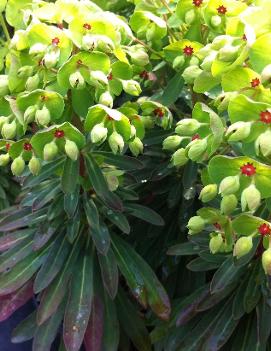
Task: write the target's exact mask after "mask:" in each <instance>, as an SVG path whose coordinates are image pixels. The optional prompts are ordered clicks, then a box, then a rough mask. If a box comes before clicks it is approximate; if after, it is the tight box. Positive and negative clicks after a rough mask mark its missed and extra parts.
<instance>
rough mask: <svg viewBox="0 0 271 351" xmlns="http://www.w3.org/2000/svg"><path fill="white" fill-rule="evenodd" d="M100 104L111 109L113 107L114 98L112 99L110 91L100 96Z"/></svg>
mask: <svg viewBox="0 0 271 351" xmlns="http://www.w3.org/2000/svg"><path fill="white" fill-rule="evenodd" d="M99 104H102V105H105V106H108V107H110V108H112V107H113V97H112V95H111V94H110V93H109V91H105V92H104V93H102V94H101V95H100V98H99Z"/></svg>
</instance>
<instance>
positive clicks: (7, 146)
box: [6, 143, 10, 151]
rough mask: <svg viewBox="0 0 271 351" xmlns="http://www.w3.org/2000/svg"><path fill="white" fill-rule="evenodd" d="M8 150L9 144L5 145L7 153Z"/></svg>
mask: <svg viewBox="0 0 271 351" xmlns="http://www.w3.org/2000/svg"><path fill="white" fill-rule="evenodd" d="M9 149H10V144H9V143H6V150H7V151H8V150H9Z"/></svg>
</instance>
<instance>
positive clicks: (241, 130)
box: [226, 121, 251, 141]
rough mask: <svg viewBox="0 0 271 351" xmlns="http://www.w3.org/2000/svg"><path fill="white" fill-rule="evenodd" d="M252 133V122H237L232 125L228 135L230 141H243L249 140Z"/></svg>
mask: <svg viewBox="0 0 271 351" xmlns="http://www.w3.org/2000/svg"><path fill="white" fill-rule="evenodd" d="M250 131H251V122H242V121H240V122H236V123H234V124H232V125H231V126H230V127H229V128H228V130H227V133H226V136H229V139H228V140H229V141H242V140H244V139H245V138H247V137H248V136H249V134H250Z"/></svg>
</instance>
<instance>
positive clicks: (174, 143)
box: [163, 135, 182, 151]
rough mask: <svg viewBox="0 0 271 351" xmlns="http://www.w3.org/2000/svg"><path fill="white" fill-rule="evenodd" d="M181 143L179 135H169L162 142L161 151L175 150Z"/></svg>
mask: <svg viewBox="0 0 271 351" xmlns="http://www.w3.org/2000/svg"><path fill="white" fill-rule="evenodd" d="M181 141H182V137H180V136H179V135H170V136H169V137H167V138H166V139H165V140H164V141H163V149H164V150H170V151H173V150H176V149H177V148H178V147H179V146H180V143H181Z"/></svg>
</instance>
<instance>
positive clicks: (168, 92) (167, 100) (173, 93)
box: [159, 72, 184, 106]
mask: <svg viewBox="0 0 271 351" xmlns="http://www.w3.org/2000/svg"><path fill="white" fill-rule="evenodd" d="M183 86H184V79H183V77H182V76H181V74H180V73H179V72H177V73H176V74H175V75H174V76H173V77H172V78H171V79H170V81H169V82H168V84H167V86H166V87H165V88H164V91H163V94H162V96H161V97H160V98H159V102H160V103H161V104H163V105H165V106H171V105H172V104H174V102H175V101H176V100H178V98H179V96H180V94H181V92H182V89H183Z"/></svg>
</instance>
